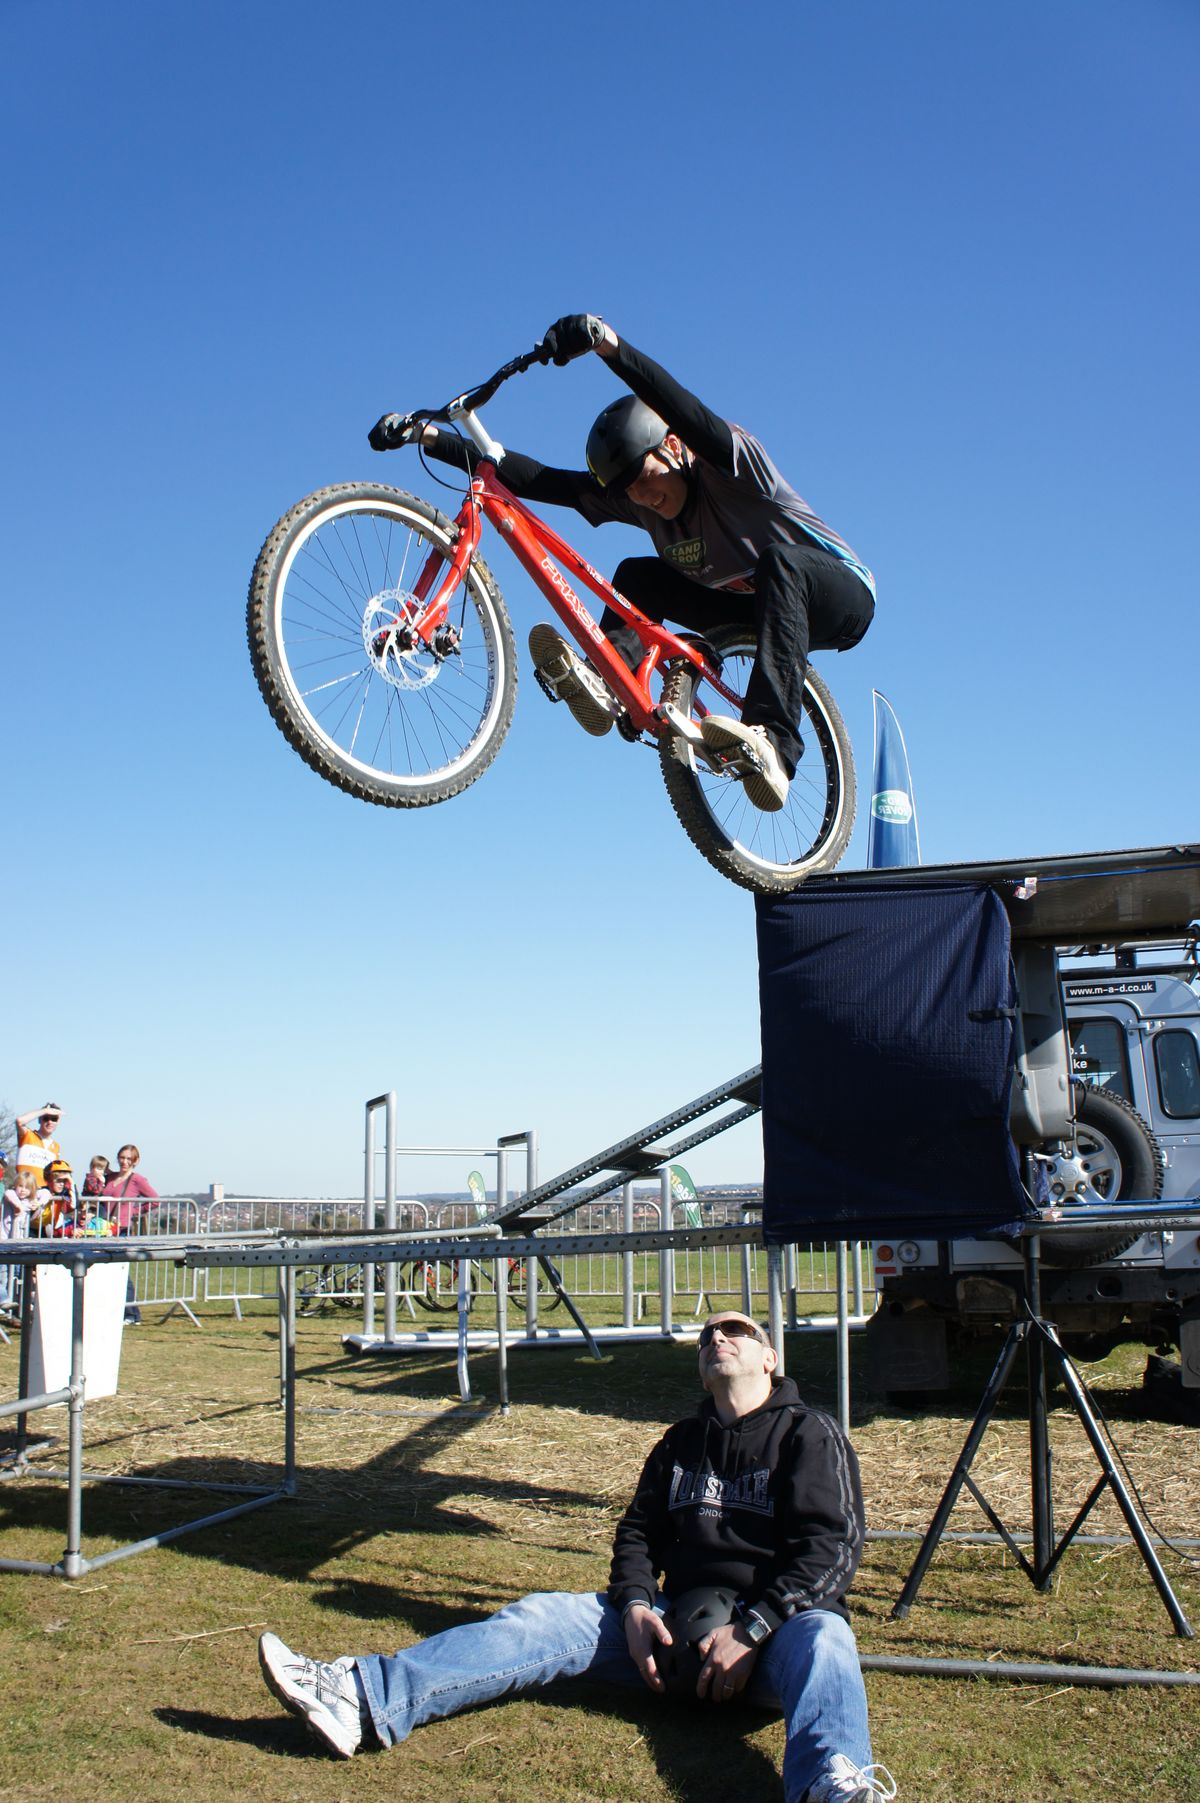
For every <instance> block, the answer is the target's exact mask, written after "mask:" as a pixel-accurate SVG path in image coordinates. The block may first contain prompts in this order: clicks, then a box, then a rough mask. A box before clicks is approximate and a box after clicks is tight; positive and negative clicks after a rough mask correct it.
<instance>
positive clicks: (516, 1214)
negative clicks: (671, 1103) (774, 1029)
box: [488, 1064, 762, 1231]
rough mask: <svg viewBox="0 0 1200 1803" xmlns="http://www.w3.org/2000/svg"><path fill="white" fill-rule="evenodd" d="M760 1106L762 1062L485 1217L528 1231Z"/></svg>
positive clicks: (658, 1164)
mask: <svg viewBox="0 0 1200 1803" xmlns="http://www.w3.org/2000/svg"><path fill="white" fill-rule="evenodd" d="M725 1107H729V1108H731V1109H732V1112H730V1113H727V1114H724V1115H722V1116H721V1117H720V1119H718V1120H715V1121H706V1122H705V1124H704V1125H703V1126H702V1127H700V1128H699V1129H698V1130H697V1131H696V1132H694V1133H686V1132H685V1133H683V1134H682V1137H681V1138H679V1139H676V1140H673V1141H671V1143H670V1144H664V1143H662V1142H663V1141H664V1140H665V1139H666V1138H667V1136H668V1135H670V1134H673V1133H679V1132H680V1130H681V1129H683V1128H686V1127H688V1126H689V1125H690V1123H691V1122H692V1121H697V1120H699V1119H700V1118H701V1116H703V1115H706V1114H712V1113H713V1111H714V1110H715V1109H718V1108H725ZM761 1107H762V1065H761V1064H756V1065H755V1066H754V1067H753V1069H752V1070H748V1071H743V1072H742V1073H741V1075H740V1076H737V1077H731V1078H730V1079H729V1081H728V1082H727V1083H722V1084H719V1085H718V1087H717V1088H716V1089H710V1090H709V1091H708V1093H707V1094H706V1095H702V1096H697V1097H696V1099H695V1101H694V1102H687V1103H685V1104H684V1106H683V1107H682V1108H676V1109H675V1110H674V1112H673V1113H671V1114H665V1115H663V1117H662V1119H661V1120H657V1121H652V1122H651V1123H650V1125H649V1126H648V1127H643V1128H642V1129H641V1130H640V1131H639V1132H637V1133H631V1134H630V1135H629V1136H628V1138H626V1139H622V1140H618V1141H617V1143H616V1145H615V1146H606V1147H605V1149H604V1150H603V1152H597V1153H596V1154H595V1156H594V1157H592V1158H585V1159H584V1161H583V1163H582V1164H577V1165H573V1166H572V1168H571V1169H570V1170H569V1171H563V1172H562V1173H561V1175H560V1176H558V1177H551V1178H550V1179H549V1180H548V1181H547V1182H546V1183H539V1184H538V1186H537V1188H536V1189H531V1190H530V1191H529V1192H528V1194H527V1195H524V1196H522V1197H521V1199H520V1200H519V1201H517V1202H513V1203H512V1204H511V1205H510V1206H509V1207H507V1208H503V1209H500V1210H497V1211H496V1212H495V1213H494V1214H492V1215H490V1216H489V1217H488V1218H489V1220H491V1221H494V1222H496V1223H497V1224H498V1225H499V1226H502V1227H518V1228H522V1229H527V1230H530V1231H532V1230H535V1229H536V1228H538V1227H543V1226H545V1224H546V1223H547V1222H548V1221H554V1220H557V1219H558V1217H559V1215H564V1214H568V1213H569V1212H570V1211H571V1209H573V1208H578V1207H579V1206H580V1204H581V1203H584V1202H594V1201H595V1200H596V1199H597V1197H599V1196H606V1195H607V1194H608V1193H609V1191H610V1190H613V1189H615V1188H616V1186H617V1184H619V1183H625V1182H627V1181H628V1180H629V1178H631V1177H643V1176H645V1175H647V1174H648V1173H649V1172H650V1171H657V1170H659V1169H661V1167H662V1166H663V1165H664V1164H670V1163H671V1161H672V1160H673V1159H675V1158H678V1157H680V1156H681V1155H682V1154H683V1153H684V1152H688V1151H690V1150H691V1148H692V1147H693V1146H699V1145H702V1144H703V1143H704V1141H705V1140H706V1139H715V1138H716V1136H717V1134H718V1133H724V1132H726V1131H727V1129H728V1128H730V1127H735V1126H737V1125H738V1123H739V1122H740V1121H748V1120H750V1119H751V1118H752V1117H753V1116H754V1115H756V1114H757V1113H758V1112H759V1110H760V1109H761ZM601 1171H604V1172H607V1173H608V1174H607V1175H606V1176H605V1177H604V1178H603V1179H602V1180H601V1181H600V1182H599V1183H593V1184H591V1186H590V1187H589V1188H586V1189H581V1188H579V1187H578V1186H579V1185H581V1184H586V1183H587V1182H588V1179H589V1178H590V1177H595V1176H597V1175H598V1174H599V1173H600V1172H601Z"/></svg>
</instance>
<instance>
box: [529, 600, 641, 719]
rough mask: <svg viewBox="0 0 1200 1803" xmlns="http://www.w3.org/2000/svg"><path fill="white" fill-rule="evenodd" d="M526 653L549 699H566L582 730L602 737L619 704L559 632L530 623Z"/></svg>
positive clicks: (617, 710) (615, 715) (549, 627)
mask: <svg viewBox="0 0 1200 1803" xmlns="http://www.w3.org/2000/svg"><path fill="white" fill-rule="evenodd" d="M529 654H530V656H531V657H532V658H533V670H534V675H535V676H536V677H537V680H538V684H539V686H540V687H541V688H543V689H544V690H545V691H546V693H547V694H548V695H549V696H550V697H551V699H552V700H554V701H565V702H566V704H567V706H568V707H569V708H570V710H571V712H572V714H574V716H575V718H576V720H578V722H579V724H580V726H582V728H583V730H584V732H590V733H591V735H592V737H593V738H595V739H600V738H603V736H604V734H605V733H606V732H607V731H608V730H609V728H610V727H611V726H612V723H613V721H614V720H615V719H616V717H617V715H618V713H619V712H620V707H619V705H618V703H617V702H616V701H614V700H613V697H612V696H611V695H610V694H609V692H608V690H607V689H606V688H605V686H604V684H603V683H602V682H601V680H600V678H599V677H598V676H597V675H596V672H595V671H594V670H590V669H589V668H588V666H587V664H585V663H584V661H583V659H582V658H581V657H580V656H579V654H578V652H576V651H573V650H572V649H571V647H570V645H568V643H567V641H566V639H564V637H563V635H562V633H561V632H556V631H555V629H554V627H553V626H546V625H544V624H541V623H539V624H538V625H537V626H534V627H532V628H531V629H530V633H529Z"/></svg>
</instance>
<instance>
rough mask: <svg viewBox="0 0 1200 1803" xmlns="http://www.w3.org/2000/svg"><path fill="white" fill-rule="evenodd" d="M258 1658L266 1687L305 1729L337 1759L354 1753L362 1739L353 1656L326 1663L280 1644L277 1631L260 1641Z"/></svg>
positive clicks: (360, 1714)
mask: <svg viewBox="0 0 1200 1803" xmlns="http://www.w3.org/2000/svg"><path fill="white" fill-rule="evenodd" d="M258 1663H259V1664H260V1665H261V1667H262V1675H263V1677H264V1678H265V1679H266V1683H267V1689H268V1690H269V1691H270V1692H271V1694H272V1695H273V1696H276V1697H278V1698H279V1701H280V1702H281V1703H282V1704H283V1706H284V1708H285V1709H290V1710H291V1712H292V1714H293V1715H298V1716H299V1717H300V1719H301V1721H303V1723H304V1724H305V1726H306V1727H307V1729H308V1731H309V1733H310V1734H311V1735H313V1737H314V1738H315V1739H317V1740H319V1741H320V1743H321V1745H322V1746H323V1747H324V1748H325V1749H326V1751H327V1752H330V1753H336V1755H337V1757H338V1758H339V1759H349V1758H351V1757H352V1755H353V1754H355V1753H357V1751H358V1749H359V1747H361V1745H362V1740H363V1702H362V1698H361V1694H360V1692H359V1688H358V1682H357V1679H356V1677H355V1673H354V1661H353V1659H335V1660H334V1661H333V1663H332V1664H331V1665H324V1664H322V1663H321V1661H320V1660H318V1659H305V1658H304V1657H303V1655H302V1654H300V1653H293V1652H292V1650H291V1648H290V1647H286V1646H284V1644H283V1642H282V1640H280V1638H279V1636H278V1635H277V1634H264V1635H263V1637H262V1639H261V1640H260V1641H259V1643H258Z"/></svg>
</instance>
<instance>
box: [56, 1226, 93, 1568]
mask: <svg viewBox="0 0 1200 1803" xmlns="http://www.w3.org/2000/svg"><path fill="white" fill-rule="evenodd" d="M87 1269H88V1268H87V1260H86V1259H82V1258H77V1259H75V1260H74V1262H73V1263H72V1265H71V1400H70V1401H69V1402H68V1404H67V1545H66V1550H65V1552H64V1553H63V1556H62V1567H61V1569H62V1574H63V1576H64V1578H77V1577H79V1576H80V1574H81V1573H82V1572H83V1570H84V1563H83V1557H82V1552H83V1285H84V1279H85V1278H86V1276H87Z"/></svg>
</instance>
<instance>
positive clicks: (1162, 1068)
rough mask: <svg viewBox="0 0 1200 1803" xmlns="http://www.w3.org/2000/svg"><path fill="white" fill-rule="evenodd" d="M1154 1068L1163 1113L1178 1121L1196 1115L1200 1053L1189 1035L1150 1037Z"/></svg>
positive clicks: (1170, 1033)
mask: <svg viewBox="0 0 1200 1803" xmlns="http://www.w3.org/2000/svg"><path fill="white" fill-rule="evenodd" d="M1154 1068H1155V1071H1156V1072H1157V1073H1158V1093H1159V1095H1160V1097H1161V1098H1162V1105H1163V1113H1164V1114H1170V1115H1174V1116H1176V1117H1179V1116H1181V1115H1183V1116H1188V1117H1190V1116H1193V1115H1198V1114H1200V1053H1198V1052H1197V1050H1196V1041H1195V1040H1194V1038H1193V1037H1192V1035H1191V1034H1190V1033H1186V1032H1183V1031H1182V1030H1174V1031H1168V1032H1165V1033H1156V1034H1155V1035H1154Z"/></svg>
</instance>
